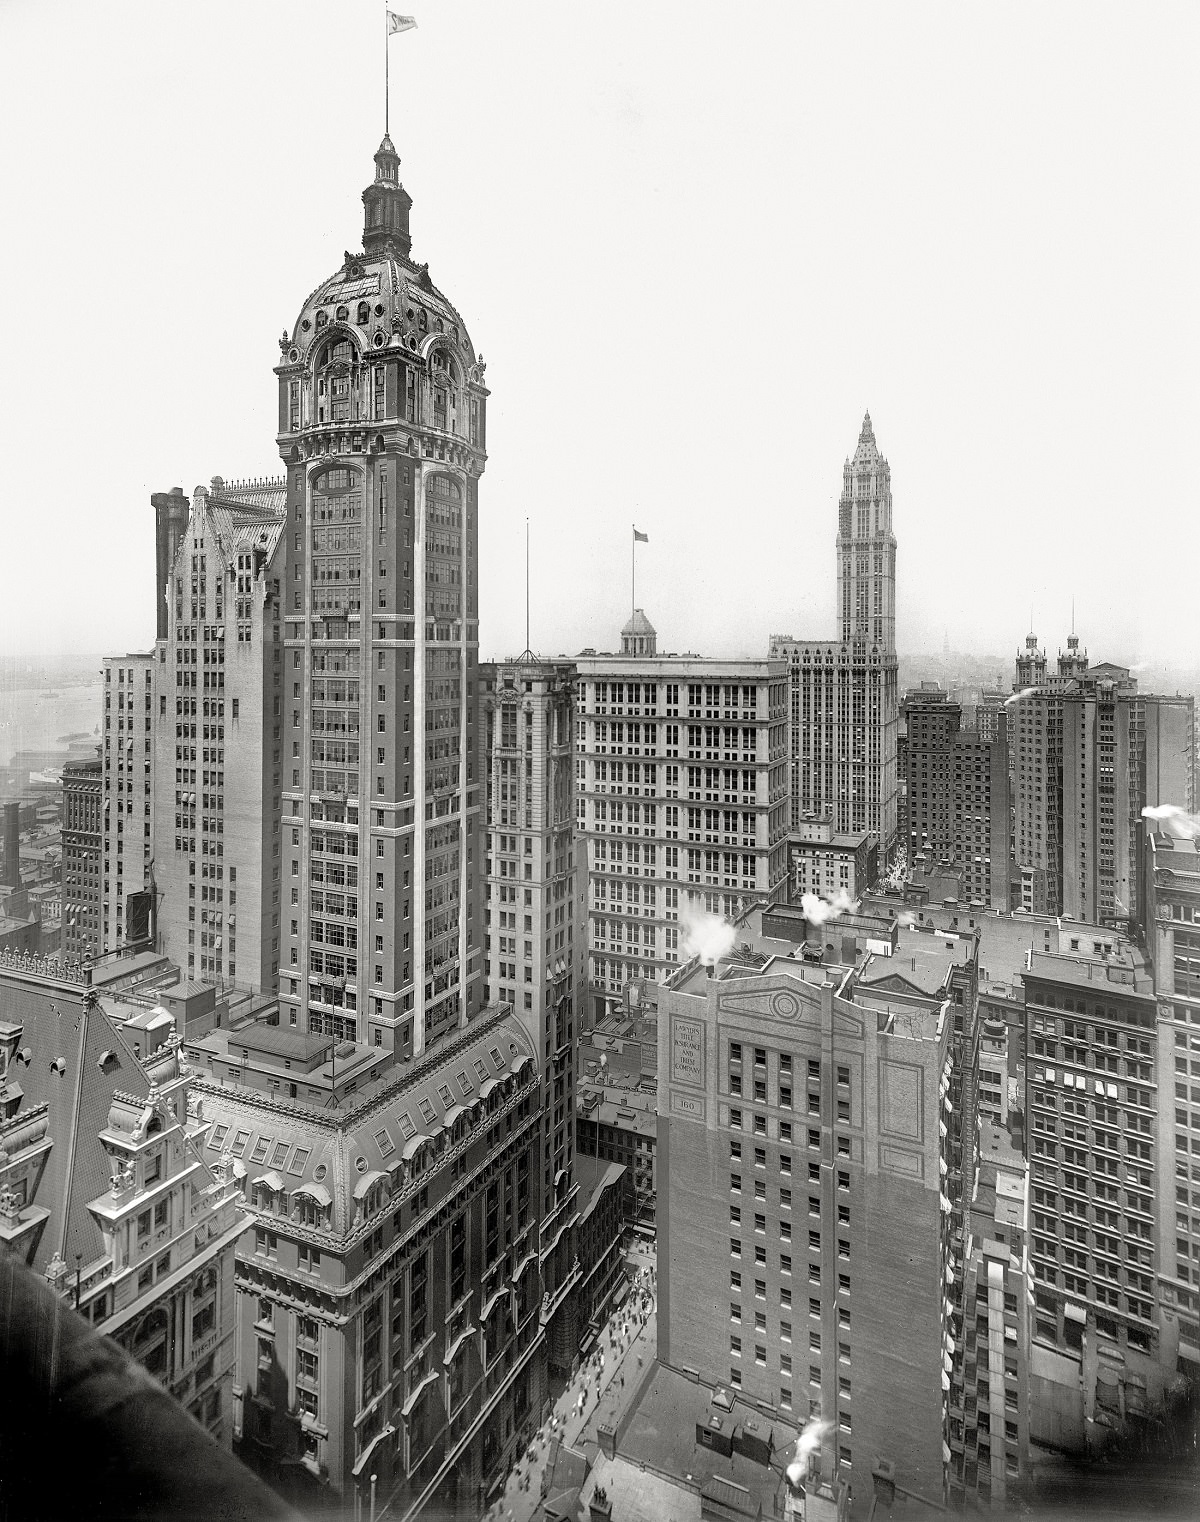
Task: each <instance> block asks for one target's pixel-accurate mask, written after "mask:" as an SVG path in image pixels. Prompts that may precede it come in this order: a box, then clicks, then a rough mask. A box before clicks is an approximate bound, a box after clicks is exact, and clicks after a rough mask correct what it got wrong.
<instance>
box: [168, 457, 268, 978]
mask: <svg viewBox="0 0 1200 1522" xmlns="http://www.w3.org/2000/svg"><path fill="white" fill-rule="evenodd" d="M151 500H152V501H153V503H154V505H155V507H156V509H157V511H158V539H159V548H160V552H161V550H162V544H163V540H164V538H166V539H167V541H168V542H167V553H166V554H161V553H160V576H161V575H163V571H162V569H161V568H162V566H163V565H164V564H165V568H166V569H165V580H164V581H163V583H162V585H160V588H159V594H160V602H161V603H162V604H163V607H162V610H161V612H160V625H162V624H164V623H165V626H166V627H165V633H162V634H160V637H159V641H158V646H157V650H158V662H157V668H156V669H157V672H158V678H159V688H158V695H157V701H156V702H155V703H154V704H153V707H154V736H155V738H154V760H155V764H154V772H153V776H154V782H155V788H156V791H157V797H156V800H155V805H156V806H155V809H154V824H155V837H154V853H153V855H154V887H155V897H156V908H157V929H158V935H159V949H160V950H162V951H164V952H166V954H167V955H168V956H169V957H171V958H172V960H173V961H175V962H176V963H178V965H179V968H180V970H181V972H183V973H184V974H185V975H186V977H187V978H189V979H200V980H203V981H205V982H217V981H220V982H223V983H232V984H234V985H236V986H239V987H242V988H246V989H253V990H254V991H256V992H261V991H265V992H268V993H273V992H274V991H275V987H276V982H277V975H278V970H279V920H280V915H281V906H280V898H281V848H280V837H279V829H280V825H279V801H280V774H281V750H282V743H283V742H282V740H281V737H280V729H281V726H282V722H283V719H282V715H281V713H280V708H281V706H282V704H281V698H282V682H283V674H282V665H283V662H282V657H283V648H282V645H281V642H280V600H281V594H280V578H281V574H282V567H283V558H284V557H283V526H284V525H283V483H282V481H275V482H270V483H261V482H256V483H250V482H238V483H231V484H230V485H228V486H227V485H226V484H225V482H224V481H223V480H222V479H221V477H220V476H214V477H213V480H212V486H211V488H205V487H202V486H200V487H197V488H196V491H195V494H194V498H193V501H192V504H191V511H190V513H189V512H188V511H187V499H186V498H184V497H183V495H182V493H178V494H176V493H162V494H159V495H156V496H155V497H153V498H152V499H151ZM164 503H165V504H166V507H165V510H164V508H163V506H162V504H164ZM180 519H182V523H183V531H182V533H178V532H172V531H173V530H174V529H175V528H176V526H177V524H178V523H179V521H180ZM172 545H173V549H172Z"/></svg>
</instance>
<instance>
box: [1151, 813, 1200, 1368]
mask: <svg viewBox="0 0 1200 1522" xmlns="http://www.w3.org/2000/svg"><path fill="white" fill-rule="evenodd" d="M1198 847H1200V842H1198V841H1196V840H1195V839H1192V838H1189V837H1187V836H1183V835H1178V834H1169V833H1166V832H1165V831H1164V830H1155V831H1153V832H1150V833H1149V834H1148V837H1147V842H1146V864H1145V865H1146V892H1145V896H1144V915H1145V921H1144V929H1145V936H1146V947H1147V951H1148V953H1149V957H1150V962H1151V966H1152V968H1153V972H1154V992H1155V997H1156V999H1157V1001H1158V1031H1157V1046H1158V1069H1159V1074H1160V1078H1161V1089H1162V1100H1161V1103H1160V1105H1159V1115H1158V1165H1159V1178H1158V1189H1157V1193H1156V1198H1155V1204H1156V1209H1157V1214H1158V1240H1159V1259H1158V1301H1159V1320H1160V1336H1161V1338H1162V1341H1163V1346H1164V1354H1165V1361H1166V1362H1167V1364H1168V1366H1169V1367H1170V1366H1171V1365H1172V1363H1173V1364H1174V1366H1175V1367H1176V1368H1177V1369H1178V1371H1179V1372H1181V1373H1184V1374H1186V1375H1187V1376H1188V1378H1189V1379H1191V1380H1192V1381H1193V1383H1195V1381H1196V1380H1197V1379H1198V1378H1200V849H1198ZM1172 1353H1174V1358H1173V1359H1172Z"/></svg>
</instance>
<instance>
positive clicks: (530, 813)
mask: <svg viewBox="0 0 1200 1522" xmlns="http://www.w3.org/2000/svg"><path fill="white" fill-rule="evenodd" d="M574 678H575V672H574V667H573V666H572V665H570V664H569V663H566V662H559V661H539V660H537V659H536V658H535V657H534V656H533V655H532V653H531V652H530V651H526V652H525V653H524V654H523V655H522V656H521V657H519V658H518V659H517V660H516V661H506V662H499V663H494V664H487V665H484V666H482V667H481V668H480V689H481V693H482V696H483V706H484V715H483V732H484V737H485V748H484V772H485V778H484V780H485V786H486V801H487V821H488V832H489V833H488V846H487V858H486V873H487V888H486V892H487V916H488V917H487V938H486V952H487V988H488V993H489V996H490V997H491V998H492V999H493V1000H494V1001H496V1002H499V1003H507V1004H510V1005H511V1006H512V1008H513V1009H515V1010H517V1011H519V1012H520V1013H521V1015H522V1017H523V1019H524V1020H525V1021H526V1023H527V1025H528V1026H529V1028H530V1030H531V1031H533V1032H535V1033H536V1036H537V1040H538V1044H539V1068H540V1071H541V1074H542V1083H543V1089H542V1094H541V1101H540V1112H541V1123H542V1139H541V1159H542V1169H541V1174H540V1176H539V1180H538V1186H539V1189H540V1191H541V1208H540V1212H539V1214H540V1218H541V1232H542V1239H541V1243H540V1247H539V1251H540V1254H541V1261H540V1268H541V1275H542V1284H543V1295H544V1296H545V1297H546V1298H545V1299H544V1302H543V1320H544V1322H545V1324H546V1335H547V1346H548V1354H549V1358H550V1362H551V1365H552V1367H553V1368H554V1369H555V1370H556V1371H557V1370H569V1369H570V1368H571V1366H572V1363H573V1362H574V1360H575V1358H576V1356H577V1354H578V1347H579V1328H578V1323H577V1319H576V1316H575V1313H574V1312H575V1307H574V1306H573V1305H572V1304H571V1303H570V1301H571V1298H572V1291H573V1289H574V1288H575V1286H576V1285H577V1284H578V1282H579V1265H578V1261H577V1260H578V1252H577V1243H576V1231H577V1226H578V1218H579V1191H578V1188H577V1186H576V1183H575V1178H574V1166H573V1164H574V1152H575V1147H574V1110H575V1038H576V1033H577V1030H578V1024H579V1021H578V1016H579V1011H580V1010H581V1009H582V1008H584V1007H585V1002H586V997H587V896H586V884H587V872H586V867H585V863H584V859H583V856H582V851H581V850H580V848H579V846H578V845H577V843H576V839H575V723H574V713H575V680H574Z"/></svg>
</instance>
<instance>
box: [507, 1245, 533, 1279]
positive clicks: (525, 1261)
mask: <svg viewBox="0 0 1200 1522" xmlns="http://www.w3.org/2000/svg"><path fill="white" fill-rule="evenodd" d="M536 1262H537V1253H535V1252H531V1253H526V1255H525V1257H524V1258H522V1259H521V1261H520V1263H518V1264H517V1267H516V1271H515V1273H514V1274H513V1276H512V1282H513V1283H514V1284H517V1283H518V1282H519V1281H520V1278H521V1275H522V1274H523V1273H524V1272H525V1270H526V1269H527V1268H528V1267H529V1265H530V1264H531V1263H536Z"/></svg>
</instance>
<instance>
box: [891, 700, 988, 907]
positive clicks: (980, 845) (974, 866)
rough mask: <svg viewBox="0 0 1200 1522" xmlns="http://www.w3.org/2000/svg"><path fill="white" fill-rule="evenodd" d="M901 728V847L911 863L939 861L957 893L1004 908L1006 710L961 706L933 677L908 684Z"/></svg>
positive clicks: (973, 900) (929, 863) (931, 865)
mask: <svg viewBox="0 0 1200 1522" xmlns="http://www.w3.org/2000/svg"><path fill="white" fill-rule="evenodd" d="M902 709H903V714H904V721H905V730H906V743H905V778H904V794H905V808H906V818H907V831H908V833H907V837H906V840H905V847H906V850H907V853H908V861H909V863H910V865H914V864H916V865H924V866H927V867H930V868H933V867H945V868H948V869H949V870H950V871H952V872H953V873H955V874H956V875H957V876H958V878H959V879H960V881H961V885H962V886H961V891H960V895H959V896H960V897H962V898H963V899H965V900H967V901H968V902H972V903H981V904H986V905H987V906H988V907H989V908H991V909H998V910H1000V911H1001V912H1002V913H1007V911H1008V908H1009V898H1010V883H1011V875H1012V874H1011V870H1010V869H1011V861H1012V849H1011V845H1010V834H1011V828H1012V825H1011V808H1010V801H1009V756H1008V719H1007V714H1006V712H1005V710H1003V709H999V710H977V711H976V713H975V716H974V722H973V723H972V724H970V725H969V726H964V724H963V714H962V708H961V706H960V705H959V704H958V703H955V702H951V701H950V700H949V699H948V698H947V695H946V694H945V693H944V692H943V691H942V690H941V689H940V688H938V687H937V685H936V683H929V682H924V683H922V684H921V687H920V688H919V689H917V690H914V691H909V692H907V693H906V694H905V696H904V703H903V705H902Z"/></svg>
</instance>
